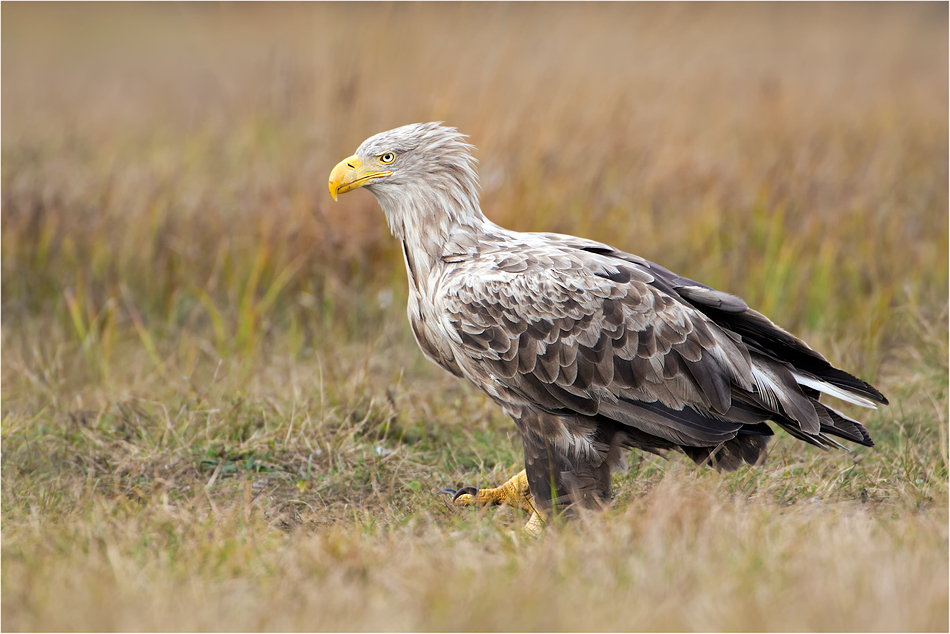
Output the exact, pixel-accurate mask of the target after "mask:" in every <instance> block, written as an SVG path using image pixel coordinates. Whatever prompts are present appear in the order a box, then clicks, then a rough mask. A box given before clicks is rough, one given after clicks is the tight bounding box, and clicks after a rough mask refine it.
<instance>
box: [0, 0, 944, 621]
mask: <svg viewBox="0 0 950 634" xmlns="http://www.w3.org/2000/svg"><path fill="white" fill-rule="evenodd" d="M4 16H5V18H6V19H5V20H4V22H3V25H2V38H3V45H2V53H3V55H2V88H3V90H4V99H3V101H2V105H0V107H2V118H3V122H4V124H6V125H5V126H4V134H3V138H2V156H0V159H2V171H0V196H2V209H3V214H2V219H0V220H2V231H0V263H2V287H0V299H2V342H0V343H2V350H3V357H2V377H0V378H2V387H3V392H2V412H0V417H2V420H0V428H2V573H3V574H2V581H0V589H2V604H3V613H4V617H5V618H4V620H3V629H4V630H7V631H22V630H67V629H68V630H76V629H78V630H236V629H241V630H247V629H261V630H366V629H394V630H473V629H474V630H541V629H546V630H630V629H638V630H854V631H865V630H907V631H909V630H915V631H916V630H926V631H933V630H946V629H947V628H948V620H947V619H948V617H947V614H948V607H950V606H948V599H947V597H948V592H950V588H948V581H947V579H948V530H947V526H948V511H947V509H948V503H947V502H948V499H947V495H948V491H947V482H948V466H947V465H948V461H947V444H948V441H947V411H948V400H947V399H948V395H947V380H948V367H947V358H948V336H947V309H946V306H947V300H948V296H947V288H948V266H947V261H948V244H947V235H948V228H947V213H946V209H947V207H948V191H947V178H948V162H947V156H948V146H947V138H948V128H947V111H948V95H947V76H948V72H947V61H946V50H947V43H948V42H947V27H946V24H947V10H946V5H940V4H936V5H926V4H917V5H910V6H903V5H900V6H898V5H873V6H871V5H847V6H843V5H814V6H813V5H807V6H806V5H789V6H786V5H780V6H777V5H750V6H744V7H742V8H741V9H740V8H737V7H731V6H728V5H709V6H706V5H703V6H695V5H661V6H652V5H646V6H644V5H572V4H565V5H546V4H541V5H490V6H477V5H467V4H462V5H415V4H399V5H348V4H332V5H300V6H298V5H293V6H288V5H278V6H259V5H249V6H248V5H239V6H203V5H197V6H196V5H187V4H185V5H174V6H152V5H141V6H140V5H117V6H110V7H109V8H108V9H106V8H105V7H101V6H97V5H52V6H45V5H18V4H14V5H9V6H4ZM77 27H78V28H77ZM423 120H445V121H447V122H449V123H450V124H452V125H457V126H458V127H459V128H460V129H461V130H462V131H464V132H466V133H467V134H470V135H471V136H472V141H473V142H474V143H475V144H476V145H477V146H478V147H479V153H478V157H479V160H480V161H481V172H480V173H481V180H482V188H483V206H484V208H485V210H486V212H487V214H488V215H489V216H490V217H491V218H492V219H494V220H496V221H498V222H499V223H501V224H503V225H505V226H509V227H512V228H515V229H519V230H553V231H562V232H569V233H575V234H580V235H584V236H588V237H591V238H595V239H601V240H607V241H609V242H610V243H611V244H614V245H616V246H618V247H621V248H625V249H627V250H630V251H632V252H635V253H638V254H640V255H643V256H644V257H648V258H650V259H653V260H656V261H658V262H660V263H662V264H664V265H665V266H668V267H669V268H671V269H673V270H675V271H677V272H679V273H681V274H683V275H687V276H690V277H693V278H695V279H698V280H702V281H704V282H706V283H709V284H712V285H714V286H717V287H719V288H722V289H723V290H727V291H730V292H733V293H736V294H739V295H741V296H743V297H744V298H745V299H746V300H747V301H748V302H749V303H750V304H751V305H753V306H754V307H756V308H757V309H759V310H761V311H763V312H765V313H766V314H768V315H769V316H770V317H772V318H773V319H774V320H775V321H777V322H778V323H780V324H782V325H783V326H785V327H787V328H789V329H790V330H792V331H793V332H796V333H797V334H800V335H802V336H803V337H805V338H806V339H807V340H808V341H809V342H811V343H812V344H813V345H814V346H815V347H816V348H818V349H819V350H821V351H823V352H824V353H825V354H826V355H827V356H828V357H829V358H830V359H831V360H832V361H833V362H835V363H836V364H838V365H840V366H842V367H844V368H845V369H850V370H853V371H855V372H856V373H857V374H859V375H860V376H861V377H862V378H864V379H867V380H870V381H872V382H874V383H875V384H876V385H878V387H880V388H881V389H882V390H883V391H884V393H885V394H887V395H888V397H889V398H890V399H891V403H892V405H891V406H890V407H888V408H884V409H881V410H879V411H875V412H870V413H869V412H866V411H863V410H861V411H851V410H849V412H850V413H851V414H853V415H860V416H861V419H862V420H864V421H865V422H866V423H867V426H868V428H869V429H870V431H871V433H872V435H873V436H874V439H875V441H876V442H877V446H876V447H875V448H873V449H870V450H865V449H863V448H858V449H856V450H855V452H854V453H853V454H850V455H849V454H846V453H843V452H835V453H823V452H820V451H816V450H813V449H812V448H809V447H804V446H801V444H800V443H796V442H794V441H793V440H792V439H790V438H788V437H787V436H785V435H779V436H778V437H777V440H776V441H775V442H774V443H773V446H772V452H771V456H770V459H769V461H768V462H767V463H766V465H765V466H763V467H761V468H756V469H744V470H742V471H739V472H737V473H735V474H723V475H720V474H717V473H715V472H711V471H699V472H693V471H691V470H690V469H689V466H688V465H687V464H686V463H685V462H684V461H682V460H680V459H679V458H677V457H676V456H671V457H670V459H669V460H662V459H659V458H655V457H645V456H642V455H636V454H631V456H630V463H631V466H630V468H629V470H628V471H627V472H625V473H622V474H617V475H616V476H615V489H614V492H615V497H616V503H615V505H614V507H613V508H612V509H611V510H609V511H607V512H605V513H600V514H596V515H592V516H585V517H582V518H580V519H578V521H575V522H571V523H568V524H566V525H557V526H552V527H549V529H548V530H547V531H546V532H545V535H544V536H543V538H542V539H541V540H539V541H534V540H530V539H526V538H525V537H524V536H523V535H522V534H520V533H519V532H518V530H517V529H518V527H519V526H520V525H521V524H522V523H523V521H524V518H519V517H517V516H516V515H515V514H514V512H512V511H511V510H509V509H498V510H484V511H481V512H474V511H473V512H470V513H469V512H465V513H458V512H455V511H453V510H450V509H448V508H446V507H445V506H444V504H443V503H442V501H441V500H440V499H439V498H438V496H436V495H435V494H434V492H435V491H437V490H438V489H440V488H442V487H446V486H452V487H455V486H458V485H462V484H476V485H487V484H490V483H495V482H499V481H501V480H503V479H505V478H507V477H509V476H510V475H513V473H514V472H515V471H517V470H518V464H519V463H520V462H521V448H520V439H519V438H518V437H517V435H516V432H515V429H514V426H513V425H512V424H511V423H510V421H507V420H506V419H505V418H504V417H503V416H502V414H501V412H500V411H498V409H497V408H496V407H494V406H493V405H491V404H490V403H489V402H488V401H487V400H486V399H485V398H484V397H482V396H481V395H480V394H478V393H476V392H475V391H474V390H473V389H471V388H469V387H468V386H467V385H463V384H461V383H460V382H458V381H457V380H455V379H453V378H452V377H450V376H448V375H447V374H445V373H444V372H442V371H440V370H439V369H438V368H435V367H434V366H431V365H430V364H428V362H426V361H425V360H424V359H423V358H422V356H421V354H420V353H419V352H418V350H417V349H416V347H415V343H414V341H413V339H412V335H411V332H410V331H409V329H408V325H407V324H406V320H405V316H404V308H403V307H404V305H405V299H406V291H405V277H404V273H403V267H402V263H401V256H400V254H399V251H398V249H397V248H396V245H394V244H393V243H392V241H391V240H390V239H389V236H388V235H387V232H386V226H385V222H384V221H383V219H382V217H381V214H380V213H379V210H378V209H377V208H376V204H375V202H374V201H373V200H372V199H371V197H370V196H368V195H363V194H359V193H356V194H353V195H352V196H347V197H345V198H344V199H342V200H341V202H340V203H338V204H333V203H332V201H331V200H330V198H329V196H328V194H327V191H326V177H327V174H328V173H329V170H330V168H331V167H332V166H333V165H334V164H335V163H336V161H338V160H339V159H340V158H342V157H345V156H347V155H349V154H350V153H352V151H353V149H354V148H355V147H356V145H357V144H358V143H359V142H361V141H362V140H363V139H364V138H365V137H367V136H369V135H370V134H372V133H375V132H378V131H381V130H384V129H388V128H391V127H395V126H397V125H401V124H404V123H408V122H412V121H423Z"/></svg>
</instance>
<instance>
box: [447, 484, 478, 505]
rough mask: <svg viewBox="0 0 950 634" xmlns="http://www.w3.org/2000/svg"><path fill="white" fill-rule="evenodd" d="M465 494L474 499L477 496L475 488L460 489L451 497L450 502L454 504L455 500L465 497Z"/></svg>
mask: <svg viewBox="0 0 950 634" xmlns="http://www.w3.org/2000/svg"><path fill="white" fill-rule="evenodd" d="M466 493H467V494H469V495H471V496H472V497H475V496H476V495H477V494H478V489H477V488H476V487H462V488H461V489H459V490H458V491H456V492H455V495H454V496H452V502H455V501H456V500H457V499H459V496H460V495H465V494H466Z"/></svg>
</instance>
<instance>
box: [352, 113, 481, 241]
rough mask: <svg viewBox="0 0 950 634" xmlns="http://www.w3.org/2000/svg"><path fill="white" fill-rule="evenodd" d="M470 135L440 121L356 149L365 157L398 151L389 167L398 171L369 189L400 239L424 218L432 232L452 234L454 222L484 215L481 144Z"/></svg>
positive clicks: (386, 135) (398, 131)
mask: <svg viewBox="0 0 950 634" xmlns="http://www.w3.org/2000/svg"><path fill="white" fill-rule="evenodd" d="M465 138H467V137H466V136H465V135H464V134H462V133H460V132H459V131H458V130H457V129H456V128H451V127H447V126H443V125H441V123H440V122H433V123H413V124H410V125H405V126H402V127H400V128H396V129H394V130H389V131H387V132H381V133H379V134H377V135H375V136H372V137H370V138H368V139H366V141H364V142H363V143H362V145H360V147H359V148H358V149H357V150H356V155H357V156H358V157H359V158H360V159H361V160H363V161H367V160H372V159H376V158H378V157H381V156H384V155H385V154H386V153H387V152H392V153H393V154H395V159H394V160H393V161H392V163H391V164H389V165H388V166H387V168H388V169H389V170H390V171H392V175H390V176H386V177H384V178H379V179H375V180H374V181H373V182H372V183H369V184H367V185H366V187H365V188H366V189H368V190H369V191H370V192H372V194H373V195H374V196H376V199H377V200H378V201H379V204H380V207H382V209H383V213H385V214H386V219H387V221H388V222H389V227H390V229H391V230H392V232H393V235H395V236H396V237H397V238H399V239H405V238H406V237H407V236H406V233H407V231H409V232H411V231H413V229H423V228H424V227H422V223H423V222H424V223H425V225H426V227H425V228H426V230H428V231H436V232H439V233H446V232H447V231H449V230H450V229H451V226H452V225H463V226H474V225H478V224H479V222H480V221H481V220H483V219H484V216H483V215H482V212H481V209H480V208H479V204H478V175H477V173H476V172H475V163H476V162H477V161H476V160H475V158H474V157H473V156H472V151H473V150H474V149H475V148H474V147H473V146H472V145H470V144H468V143H465V141H464V139H465ZM446 235H447V233H446Z"/></svg>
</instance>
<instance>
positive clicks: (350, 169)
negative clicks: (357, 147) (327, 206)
mask: <svg viewBox="0 0 950 634" xmlns="http://www.w3.org/2000/svg"><path fill="white" fill-rule="evenodd" d="M391 174H392V172H391V171H389V170H374V169H372V168H370V167H368V166H366V165H363V163H362V162H361V161H360V159H359V157H357V156H356V155H355V154H354V155H353V156H351V157H350V158H345V159H343V160H342V161H340V162H339V163H337V164H336V167H334V168H333V171H332V172H330V195H331V196H333V200H336V197H337V194H345V193H346V192H348V191H352V190H354V189H356V188H357V187H362V186H363V185H365V184H366V183H368V182H369V181H371V180H373V179H374V178H382V177H383V176H390V175H391Z"/></svg>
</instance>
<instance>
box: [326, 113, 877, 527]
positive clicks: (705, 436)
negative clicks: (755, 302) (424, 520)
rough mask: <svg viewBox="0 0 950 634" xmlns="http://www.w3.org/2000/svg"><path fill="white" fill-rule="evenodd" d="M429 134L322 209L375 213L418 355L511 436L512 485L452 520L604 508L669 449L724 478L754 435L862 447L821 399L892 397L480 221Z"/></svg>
mask: <svg viewBox="0 0 950 634" xmlns="http://www.w3.org/2000/svg"><path fill="white" fill-rule="evenodd" d="M463 139H464V135H462V134H460V133H459V132H458V131H457V130H456V129H454V128H449V127H444V126H442V125H440V124H438V123H422V124H414V125H407V126H403V127H401V128H396V129H395V130H390V131H388V132H383V133H381V134H377V135H376V136H373V137H371V138H369V139H367V140H366V141H365V142H363V144H362V145H360V147H359V148H358V149H357V151H356V154H354V155H353V156H351V157H350V158H347V159H344V160H343V161H341V162H340V163H339V164H338V165H337V166H336V167H335V168H333V171H332V172H331V174H330V193H331V194H332V196H333V198H334V199H336V197H337V195H338V194H342V193H344V192H348V191H351V190H353V189H356V188H358V187H364V188H366V189H368V190H369V191H370V192H371V193H372V194H373V195H374V196H375V197H376V199H377V200H378V201H379V204H380V206H381V207H382V210H383V212H384V213H385V215H386V219H387V221H388V222H389V227H390V229H391V230H392V233H393V235H394V236H395V237H396V238H397V239H398V240H400V241H401V242H402V248H403V255H404V256H405V261H406V269H407V271H408V276H409V309H408V312H409V322H410V324H411V325H412V331H413V333H415V337H416V341H418V343H419V347H420V348H422V351H423V352H424V353H425V355H426V357H428V358H429V359H431V360H432V361H434V362H435V363H437V364H438V365H440V366H441V367H443V368H445V369H446V370H448V371H449V372H451V373H452V374H454V375H456V376H458V377H462V378H465V379H468V380H469V381H470V382H471V383H472V384H474V385H475V386H476V387H478V388H479V389H480V390H481V391H482V392H484V393H485V394H487V395H488V397H489V398H491V399H492V400H493V401H495V402H496V403H498V404H499V405H501V407H502V408H503V409H504V411H505V412H506V413H507V415H509V416H511V418H512V419H513V420H514V421H515V424H516V425H517V426H518V429H519V430H520V431H521V436H522V441H523V445H524V453H525V470H524V471H522V472H521V473H520V474H518V475H517V476H515V477H514V478H512V479H511V480H509V481H508V482H507V483H505V484H504V485H502V486H500V487H498V488H496V489H481V490H478V489H475V488H474V487H465V488H463V489H461V490H459V491H457V492H456V491H451V490H450V492H451V493H453V494H454V496H453V501H454V503H455V504H459V505H465V504H488V503H502V502H506V503H511V504H515V505H519V506H522V507H523V508H526V509H527V510H529V511H530V512H531V513H532V515H531V519H530V520H529V523H528V529H529V530H531V531H532V532H536V531H537V530H538V529H539V527H540V526H541V523H542V515H539V513H538V512H539V511H540V512H541V513H542V514H546V513H547V512H549V511H550V509H551V508H552V507H555V506H556V507H559V508H563V507H566V506H569V505H571V504H581V505H583V506H587V507H592V506H593V507H596V506H599V505H602V504H604V503H605V502H606V501H607V500H609V499H610V472H611V468H613V467H616V466H618V465H619V464H621V463H622V458H623V456H622V450H623V449H624V448H628V447H634V448H637V449H642V450H645V451H650V452H654V453H660V452H663V451H666V450H671V449H676V450H680V451H682V452H683V453H685V454H686V455H687V456H689V457H690V458H691V459H692V460H694V461H696V462H697V463H699V464H702V463H709V464H711V465H712V466H714V467H716V468H718V469H727V470H734V469H736V468H738V467H739V466H740V465H741V464H742V463H743V462H747V463H749V464H755V463H757V462H758V461H759V460H760V459H761V458H762V457H764V454H765V449H766V445H767V444H768V441H769V439H770V437H771V436H772V433H773V432H772V429H771V427H770V426H769V425H768V424H767V422H772V423H774V424H776V425H778V426H779V427H781V428H782V429H784V430H785V431H787V432H788V433H789V434H791V435H792V436H794V437H795V438H798V439H800V440H803V441H805V442H808V443H811V444H812V445H816V446H818V447H822V448H826V447H839V448H840V447H842V445H840V444H839V443H838V441H837V440H835V438H841V439H844V440H848V441H851V442H855V443H858V444H861V445H865V446H872V445H873V443H872V442H871V437H870V436H869V435H868V432H867V430H866V429H865V428H864V426H862V425H861V423H859V422H857V421H855V420H852V419H850V418H848V417H847V416H845V415H844V414H842V413H840V412H838V411H836V410H835V409H833V408H832V407H830V406H829V405H827V404H825V403H822V402H820V401H819V397H820V396H821V395H822V394H825V395H828V396H832V397H835V398H838V399H840V400H843V401H846V402H849V403H853V404H855V405H861V406H865V407H875V404H878V403H879V404H886V403H887V399H886V398H884V396H883V395H882V394H881V393H880V392H879V391H878V390H877V389H875V388H874V387H872V386H871V385H869V384H868V383H865V382H864V381H862V380H860V379H858V378H855V377H854V376H851V375H850V374H848V373H847V372H844V371H842V370H839V369H837V368H835V367H834V366H832V365H831V364H830V363H828V361H826V360H825V358H824V357H823V356H821V355H820V354H819V353H817V352H815V351H814V350H812V349H811V348H810V347H809V346H808V345H807V344H805V342H803V341H801V340H800V339H798V338H796V337H795V336H793V335H791V334H789V333H788V332H786V331H784V330H782V329H781V328H779V327H778V326H776V325H775V324H773V323H772V322H771V321H769V320H768V319H767V318H766V317H765V316H763V315H761V314H760V313H757V312H756V311H754V310H752V309H750V308H749V307H748V306H747V305H746V303H745V302H744V301H742V300H741V299H740V298H738V297H736V296H734V295H729V294H726V293H723V292H720V291H717V290H715V289H712V288H710V287H708V286H706V285H704V284H700V283H699V282H695V281H693V280H690V279H687V278H684V277H680V276H679V275H676V274H675V273H672V272H670V271H668V270H667V269H665V268H663V267H662V266H658V265H656V264H654V263H652V262H649V261H647V260H644V259H643V258H640V257H638V256H636V255H632V254H630V253H625V252H623V251H619V250H617V249H615V248H613V247H611V246H609V245H606V244H602V243H600V242H594V241H592V240H585V239H584V238H576V237H573V236H567V235H559V234H553V233H518V232H515V231H509V230H507V229H503V228H502V227H499V226H498V225H496V224H495V223H493V222H491V221H490V220H488V218H486V217H485V215H484V214H483V213H482V210H481V208H480V206H479V201H478V180H477V176H476V173H475V169H474V163H475V160H474V159H473V158H472V155H471V150H472V149H473V148H472V146H470V145H468V144H466V143H465V142H464V141H463Z"/></svg>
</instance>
